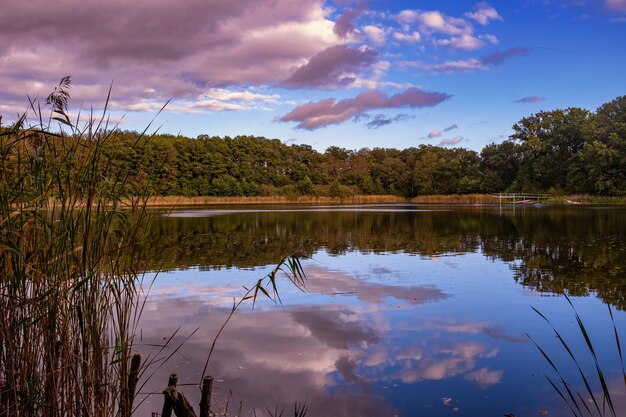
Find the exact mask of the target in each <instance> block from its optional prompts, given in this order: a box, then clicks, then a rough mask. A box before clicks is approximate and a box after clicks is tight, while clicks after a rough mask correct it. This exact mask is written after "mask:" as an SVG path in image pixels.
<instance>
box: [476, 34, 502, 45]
mask: <svg viewBox="0 0 626 417" xmlns="http://www.w3.org/2000/svg"><path fill="white" fill-rule="evenodd" d="M478 38H479V39H485V40H487V41H488V42H489V43H491V44H493V45H497V44H498V43H499V42H500V41H499V40H498V38H497V37H496V36H495V35H490V34H488V33H487V34H484V35H478Z"/></svg>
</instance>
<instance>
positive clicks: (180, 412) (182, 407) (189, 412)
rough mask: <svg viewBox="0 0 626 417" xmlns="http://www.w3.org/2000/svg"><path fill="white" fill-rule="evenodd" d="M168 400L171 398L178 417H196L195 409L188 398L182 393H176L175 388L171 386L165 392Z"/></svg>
mask: <svg viewBox="0 0 626 417" xmlns="http://www.w3.org/2000/svg"><path fill="white" fill-rule="evenodd" d="M163 394H165V396H166V398H169V400H170V404H171V405H172V409H173V410H174V414H176V416H177V417H196V413H195V412H194V411H193V407H192V406H191V404H189V401H187V398H186V397H185V395H184V394H183V393H182V392H178V391H176V388H175V387H172V386H169V387H167V389H166V390H165V391H163Z"/></svg>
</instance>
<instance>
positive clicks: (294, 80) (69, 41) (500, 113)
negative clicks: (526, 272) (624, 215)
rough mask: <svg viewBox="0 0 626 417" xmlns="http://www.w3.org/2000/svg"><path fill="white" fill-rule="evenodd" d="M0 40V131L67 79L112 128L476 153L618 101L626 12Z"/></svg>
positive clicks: (58, 21) (208, 7) (250, 19)
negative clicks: (540, 116)
mask: <svg viewBox="0 0 626 417" xmlns="http://www.w3.org/2000/svg"><path fill="white" fill-rule="evenodd" d="M100 3H102V4H100ZM16 16H17V17H16ZM0 33H1V34H2V38H3V45H0V85H2V88H1V89H0V114H2V115H3V119H4V121H5V123H7V122H8V121H10V120H11V119H12V118H14V117H15V114H17V113H18V112H21V111H24V110H25V109H26V107H27V106H26V104H27V100H26V95H27V94H28V95H30V96H31V97H32V96H37V95H39V96H43V97H45V96H46V95H47V94H48V93H49V92H50V91H51V90H52V88H53V87H54V85H55V84H56V83H57V82H58V80H60V78H61V77H63V76H65V75H71V76H72V80H73V87H72V96H73V102H72V103H73V107H74V108H73V110H74V111H77V110H78V108H79V107H81V108H82V109H88V108H90V107H93V108H95V109H99V108H101V107H102V105H103V102H104V98H105V97H106V93H107V90H108V87H109V85H110V84H111V83H113V92H112V102H111V111H112V115H113V117H114V119H115V120H119V121H120V127H121V128H122V129H135V130H142V129H143V128H144V127H145V126H146V124H147V123H148V122H150V120H152V118H153V117H154V116H155V114H156V112H157V110H158V109H159V108H160V107H161V106H162V105H163V104H164V103H165V102H166V101H167V100H169V99H171V101H170V104H169V105H168V106H167V107H166V109H165V111H164V112H163V113H161V114H160V115H159V116H158V117H157V119H156V122H155V126H161V127H160V130H161V131H162V132H166V133H173V134H177V133H180V134H183V135H186V136H192V137H195V136H197V135H199V134H208V135H220V136H224V135H229V136H235V135H242V134H250V135H258V136H266V137H269V138H279V139H281V140H283V141H284V142H286V143H298V144H309V145H312V146H313V147H315V148H316V149H318V150H324V149H326V148H327V147H328V146H331V145H336V146H341V147H345V148H348V149H358V148H362V147H370V148H372V147H395V148H406V147H410V146H419V145H420V144H432V145H440V146H448V147H449V146H462V147H466V148H469V149H475V150H480V149H481V148H482V147H483V146H484V145H486V144H487V143H490V142H494V141H495V142H501V141H502V140H504V139H505V138H506V137H507V136H508V135H509V134H510V133H511V126H512V125H513V124H514V123H515V122H516V121H517V120H519V119H520V118H522V117H524V116H526V115H530V114H531V113H535V112H537V111H540V110H550V109H555V108H566V107H574V106H575V107H583V108H587V109H590V110H594V109H595V108H597V107H598V106H599V105H601V104H602V103H604V102H607V101H609V100H611V99H613V98H615V97H617V96H620V95H623V94H625V92H626V76H625V74H626V71H625V70H624V69H625V68H626V0H562V1H533V0H529V1H490V2H474V1H458V0H457V1H437V2H433V1H390V0H387V1H383V0H380V1H362V2H357V1H349V0H335V1H322V0H271V1H258V0H241V1H239V2H232V1H225V0H187V1H185V2H176V1H173V0H137V1H135V2H132V3H128V2H125V1H123V0H111V1H109V2H84V1H78V0H59V1H57V2H47V1H45V0H33V1H30V2H22V1H16V0H8V1H7V2H6V7H4V6H3V11H2V12H0Z"/></svg>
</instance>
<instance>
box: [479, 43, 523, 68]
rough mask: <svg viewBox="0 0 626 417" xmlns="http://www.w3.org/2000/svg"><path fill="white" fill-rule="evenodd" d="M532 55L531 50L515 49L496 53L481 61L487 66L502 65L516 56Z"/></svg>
mask: <svg viewBox="0 0 626 417" xmlns="http://www.w3.org/2000/svg"><path fill="white" fill-rule="evenodd" d="M529 53H530V49H528V48H525V47H521V46H518V47H515V48H509V49H507V50H505V51H502V52H500V51H496V52H494V53H492V54H489V55H487V56H485V57H483V58H482V59H481V61H482V63H483V64H485V65H500V64H501V63H503V62H504V61H506V60H507V59H509V58H512V57H514V56H525V55H528V54H529Z"/></svg>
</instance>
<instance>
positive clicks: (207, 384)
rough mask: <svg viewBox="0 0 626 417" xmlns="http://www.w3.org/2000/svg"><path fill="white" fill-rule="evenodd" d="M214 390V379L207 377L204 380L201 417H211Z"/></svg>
mask: <svg viewBox="0 0 626 417" xmlns="http://www.w3.org/2000/svg"><path fill="white" fill-rule="evenodd" d="M212 390H213V377H212V376H205V377H204V379H203V380H202V397H201V399H200V417H209V414H210V412H211V391H212Z"/></svg>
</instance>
